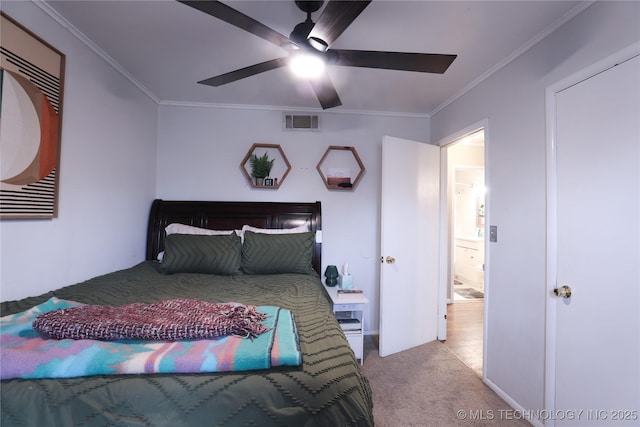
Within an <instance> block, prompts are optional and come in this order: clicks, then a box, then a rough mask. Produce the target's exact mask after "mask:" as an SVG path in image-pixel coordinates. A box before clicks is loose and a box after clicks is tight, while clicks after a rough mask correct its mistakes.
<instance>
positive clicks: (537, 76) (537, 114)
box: [431, 1, 640, 409]
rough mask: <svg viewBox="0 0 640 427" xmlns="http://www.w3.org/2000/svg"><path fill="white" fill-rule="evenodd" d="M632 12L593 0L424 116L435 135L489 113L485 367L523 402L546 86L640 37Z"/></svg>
mask: <svg viewBox="0 0 640 427" xmlns="http://www.w3.org/2000/svg"><path fill="white" fill-rule="evenodd" d="M639 22H640V3H639V2H617V1H613V2H596V3H594V4H593V5H592V6H591V7H589V8H588V9H586V10H585V11H583V12H582V13H580V14H579V15H578V16H576V17H575V18H574V19H572V20H571V21H569V22H568V23H567V24H565V25H564V26H563V27H561V28H560V29H558V30H557V31H555V32H554V33H552V34H551V35H549V36H548V37H546V38H545V39H544V40H542V41H541V42H540V43H539V44H537V45H535V46H534V47H533V48H531V49H530V50H529V51H528V52H526V53H525V54H524V55H522V56H521V57H519V58H518V59H517V60H515V61H514V62H512V63H510V64H509V65H508V66H506V67H504V68H503V69H501V70H500V71H498V72H497V73H495V74H494V75H492V76H491V77H490V78H489V79H487V80H486V81H484V82H482V83H481V84H479V85H478V86H477V87H475V88H474V89H472V90H471V91H470V92H468V93H467V94H465V95H464V96H462V97H461V98H459V99H457V100H456V101H455V102H453V103H452V104H451V105H449V106H447V107H446V108H445V109H443V110H442V111H441V112H439V113H438V114H437V115H435V116H434V117H432V118H431V140H432V141H442V142H446V141H447V137H448V136H449V135H453V134H455V133H456V132H458V131H459V130H461V129H464V128H466V127H467V126H470V125H471V124H474V123H477V122H479V121H481V120H483V119H487V120H488V139H487V141H485V142H486V146H487V150H488V156H487V165H486V167H487V178H488V179H487V187H488V195H487V196H488V223H489V224H492V225H497V226H498V236H499V237H498V242H497V243H490V244H489V246H488V260H487V262H488V270H487V283H488V287H489V289H488V301H489V303H488V331H489V332H488V336H487V337H485V339H486V345H487V358H486V376H487V379H488V380H489V381H490V382H491V383H493V384H494V386H497V388H498V389H500V390H502V392H504V393H505V394H506V395H507V396H509V397H510V398H511V399H512V401H513V402H516V403H517V404H519V405H521V406H522V407H524V408H535V409H539V408H542V406H543V398H544V395H543V387H544V381H543V380H544V344H545V342H544V339H545V335H544V333H545V330H544V328H545V323H544V322H545V298H546V294H545V256H546V255H545V232H546V228H545V213H546V211H545V185H546V184H545V177H546V175H545V174H546V169H545V168H546V166H545V147H546V127H545V98H544V96H545V89H546V87H548V86H550V85H552V84H553V83H556V82H558V81H560V80H562V79H564V78H566V77H568V76H570V75H571V74H573V73H575V72H577V71H579V70H581V69H583V68H585V67H587V66H589V65H591V64H593V63H595V62H598V61H600V60H602V59H604V58H606V57H607V56H610V55H612V54H614V53H616V52H618V51H620V50H622V49H623V48H625V47H627V46H629V45H631V44H633V43H637V42H639V41H640V25H638V23H639ZM594 167H596V165H594ZM612 191H615V189H612ZM585 232H588V230H585Z"/></svg>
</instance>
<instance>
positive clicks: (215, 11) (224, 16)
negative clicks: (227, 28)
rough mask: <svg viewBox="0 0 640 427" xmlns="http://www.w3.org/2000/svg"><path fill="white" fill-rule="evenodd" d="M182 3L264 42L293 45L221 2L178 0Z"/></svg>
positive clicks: (286, 38) (278, 34)
mask: <svg viewBox="0 0 640 427" xmlns="http://www.w3.org/2000/svg"><path fill="white" fill-rule="evenodd" d="M178 1H179V2H180V3H183V4H186V5H187V6H191V7H193V8H194V9H197V10H199V11H201V12H204V13H206V14H208V15H211V16H213V17H215V18H218V19H221V20H222V21H224V22H227V23H229V24H231V25H235V26H236V27H238V28H240V29H243V30H245V31H248V32H250V33H251V34H253V35H256V36H258V37H260V38H262V39H264V40H267V41H269V42H271V43H273V44H275V45H278V46H284V45H287V44H290V43H291V40H289V38H288V37H285V36H283V35H282V34H280V33H279V32H277V31H275V30H272V29H271V28H269V27H267V26H266V25H264V24H263V23H261V22H258V21H256V20H255V19H253V18H250V17H248V16H247V15H245V14H243V13H241V12H238V11H237V10H235V9H233V8H231V7H229V6H227V5H226V4H224V3H221V2H219V1H203V0H199V1H198V0H196V1H189V0H178Z"/></svg>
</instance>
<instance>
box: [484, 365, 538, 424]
mask: <svg viewBox="0 0 640 427" xmlns="http://www.w3.org/2000/svg"><path fill="white" fill-rule="evenodd" d="M482 381H483V382H484V383H485V384H486V385H487V387H489V388H490V389H491V390H493V391H494V392H495V393H496V394H497V395H498V396H500V398H501V399H502V400H504V401H505V402H507V403H508V404H509V406H511V407H512V408H513V409H514V413H513V414H505V417H504V418H503V420H506V419H508V418H507V416H508V417H511V419H524V420H525V421H527V422H528V423H529V424H532V425H534V426H536V427H544V424H543V423H542V420H539V419H530V417H525V416H524V415H522V414H527V413H530V412H535V411H532V410H526V409H525V408H523V407H522V406H521V405H520V404H518V402H516V401H515V400H513V399H512V398H511V396H509V395H508V394H507V393H505V392H504V390H502V389H501V388H500V387H498V386H497V385H496V384H494V383H493V382H492V381H491V380H489V379H488V378H487V377H486V376H485V375H483V376H482ZM496 415H497V417H496V418H497V419H499V418H500V414H496Z"/></svg>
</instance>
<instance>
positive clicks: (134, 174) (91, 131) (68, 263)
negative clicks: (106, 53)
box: [0, 2, 158, 300]
mask: <svg viewBox="0 0 640 427" xmlns="http://www.w3.org/2000/svg"><path fill="white" fill-rule="evenodd" d="M2 11H3V12H5V13H6V14H7V15H9V16H10V17H12V18H13V19H15V20H16V21H18V22H20V23H21V24H22V25H24V26H26V27H27V28H28V29H30V30H31V31H33V32H35V33H36V34H37V35H38V36H40V37H42V38H43V39H44V40H46V41H47V42H49V43H50V44H52V45H53V46H55V47H56V48H57V49H58V50H60V51H61V52H62V53H64V54H65V55H66V73H65V82H64V83H65V86H64V111H63V124H62V147H61V158H60V193H59V194H60V197H59V209H58V213H59V216H58V218H57V219H53V220H3V221H2V222H0V261H1V268H0V298H1V299H2V300H11V299H19V298H23V297H26V296H29V295H38V294H40V293H43V292H46V291H48V290H51V289H55V288H58V287H60V286H62V285H68V284H72V283H75V282H78V281H81V280H84V279H87V278H89V277H92V276H96V275H98V274H103V273H106V272H109V271H113V270H116V269H121V268H125V267H130V266H131V265H133V264H135V263H136V262H138V261H141V260H142V259H144V240H145V237H146V221H147V217H148V212H149V206H150V204H151V201H152V200H153V197H154V195H155V169H156V162H155V157H156V139H157V137H156V119H157V109H158V107H157V103H155V102H154V101H152V100H151V99H150V98H149V97H148V96H146V95H144V94H143V92H141V91H140V90H138V89H136V87H135V86H134V85H133V84H131V82H130V81H129V80H127V79H126V78H124V77H123V76H122V74H121V73H119V72H118V71H116V70H115V69H114V68H113V67H111V66H110V65H108V64H107V62H105V61H104V60H103V59H102V58H100V57H99V56H98V55H96V54H95V52H93V51H92V50H90V49H89V48H88V47H87V46H86V45H85V44H83V43H81V42H80V40H79V39H78V38H77V37H75V36H73V35H72V34H71V33H70V32H69V31H67V30H66V29H64V28H63V27H62V26H61V25H60V24H58V23H57V22H56V21H55V20H53V19H52V18H51V17H50V16H48V15H47V14H46V13H44V12H43V10H42V9H40V8H39V7H37V6H36V5H34V3H32V2H2Z"/></svg>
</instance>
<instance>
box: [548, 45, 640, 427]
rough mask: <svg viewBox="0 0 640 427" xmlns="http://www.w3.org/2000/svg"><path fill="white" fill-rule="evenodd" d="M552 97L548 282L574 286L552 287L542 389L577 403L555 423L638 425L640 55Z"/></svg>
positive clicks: (559, 402) (561, 405) (561, 401)
mask: <svg viewBox="0 0 640 427" xmlns="http://www.w3.org/2000/svg"><path fill="white" fill-rule="evenodd" d="M555 105H556V124H555V125H556V132H555V145H556V150H555V155H556V168H555V171H556V172H555V173H556V179H557V181H556V185H555V186H556V192H557V193H556V194H557V196H556V201H555V203H556V212H557V214H556V216H555V221H557V223H556V227H555V228H556V232H555V236H550V238H551V239H555V241H556V244H555V248H552V250H555V251H556V261H555V269H556V283H555V284H554V285H553V286H555V287H561V286H563V285H567V286H569V287H570V288H571V296H570V297H569V298H560V297H556V296H554V295H552V293H551V292H550V295H549V298H550V300H549V303H550V305H549V307H550V309H551V310H553V316H554V317H555V331H553V330H551V331H549V330H548V331H547V332H551V333H553V332H555V342H554V343H551V346H552V347H553V346H555V360H548V362H549V363H550V366H551V368H553V367H554V365H555V378H553V379H550V378H547V379H548V380H550V381H551V382H552V384H553V386H554V390H549V389H548V390H547V392H548V393H552V394H555V397H554V399H553V402H549V400H548V403H549V404H553V405H555V411H556V413H557V414H571V413H573V415H571V416H563V417H559V416H556V417H555V420H554V421H555V425H556V426H559V425H563V426H564V425H580V426H587V425H602V426H611V425H615V426H623V425H636V426H637V425H640V57H635V58H634V59H630V60H628V61H626V62H624V63H622V64H619V65H616V66H614V67H612V68H610V69H608V70H606V71H604V72H600V73H598V74H596V75H594V76H592V77H590V78H588V79H586V80H583V81H580V82H579V83H577V84H575V85H573V86H571V87H568V88H566V89H564V90H562V91H560V92H558V93H557V94H556V95H555ZM550 190H551V191H553V188H550ZM551 220H552V222H553V220H554V219H553V215H552V216H551ZM551 283H552V284H553V282H551ZM552 320H553V319H552ZM551 327H552V328H553V323H552V324H551ZM547 357H548V359H549V358H554V356H553V354H548V355H547ZM580 411H582V412H580Z"/></svg>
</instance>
